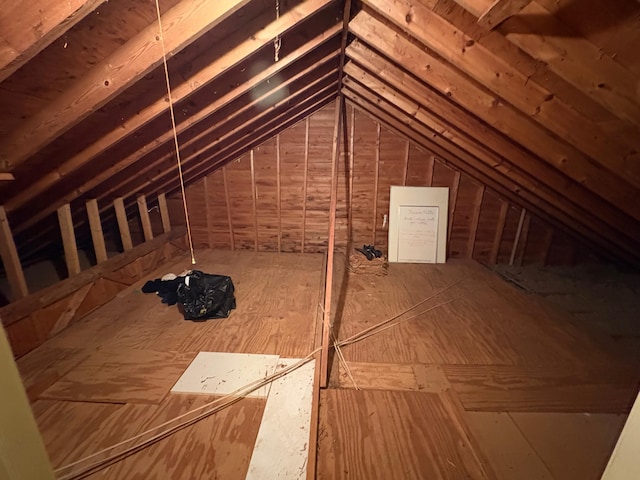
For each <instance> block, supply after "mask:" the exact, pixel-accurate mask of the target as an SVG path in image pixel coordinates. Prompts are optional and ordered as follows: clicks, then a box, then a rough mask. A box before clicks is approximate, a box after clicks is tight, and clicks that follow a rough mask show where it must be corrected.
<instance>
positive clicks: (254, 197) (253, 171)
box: [249, 148, 258, 252]
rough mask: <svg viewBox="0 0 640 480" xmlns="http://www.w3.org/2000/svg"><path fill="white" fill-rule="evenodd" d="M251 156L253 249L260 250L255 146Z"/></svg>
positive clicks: (250, 153)
mask: <svg viewBox="0 0 640 480" xmlns="http://www.w3.org/2000/svg"><path fill="white" fill-rule="evenodd" d="M249 158H250V160H249V161H250V162H251V201H252V206H253V235H254V239H253V249H254V250H255V251H256V252H257V251H258V208H257V207H256V201H257V197H258V191H257V187H256V169H255V166H254V163H253V148H252V149H251V151H250V152H249Z"/></svg>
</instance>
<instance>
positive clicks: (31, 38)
mask: <svg viewBox="0 0 640 480" xmlns="http://www.w3.org/2000/svg"><path fill="white" fill-rule="evenodd" d="M104 2H105V0H68V1H65V2H42V1H31V0H22V1H12V2H4V3H3V4H2V8H0V30H1V31H2V38H1V39H0V82H2V81H4V80H5V79H6V78H9V77H10V76H11V75H12V74H13V73H14V72H15V71H16V70H18V69H19V68H20V67H22V66H23V65H24V64H26V63H27V62H28V61H29V60H31V59H32V58H33V57H35V56H36V55H37V54H38V53H40V52H41V51H42V50H44V49H45V48H46V47H47V46H49V45H50V44H51V43H53V42H54V41H55V40H56V39H57V38H59V37H61V36H62V35H64V33H65V32H66V31H68V30H69V29H70V28H72V27H73V26H74V25H75V24H77V23H78V22H79V21H80V20H82V19H83V18H84V17H86V16H87V15H88V14H90V13H91V12H93V11H94V10H95V9H96V8H97V7H98V6H99V5H101V4H102V3H104ZM34 25H37V26H38V28H35V27H34Z"/></svg>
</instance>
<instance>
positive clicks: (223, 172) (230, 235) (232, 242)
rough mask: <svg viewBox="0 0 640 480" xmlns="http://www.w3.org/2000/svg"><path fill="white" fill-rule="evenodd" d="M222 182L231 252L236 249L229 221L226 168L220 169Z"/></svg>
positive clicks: (229, 204) (229, 200)
mask: <svg viewBox="0 0 640 480" xmlns="http://www.w3.org/2000/svg"><path fill="white" fill-rule="evenodd" d="M222 181H223V183H224V198H225V202H226V204H227V222H228V223H229V242H230V244H231V251H234V250H235V249H236V242H235V238H234V236H233V222H232V221H231V199H230V197H229V185H228V184H227V167H226V166H223V167H222Z"/></svg>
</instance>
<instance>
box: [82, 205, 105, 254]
mask: <svg viewBox="0 0 640 480" xmlns="http://www.w3.org/2000/svg"><path fill="white" fill-rule="evenodd" d="M86 205H87V216H88V217H89V226H90V227H91V239H92V240H93V250H94V252H95V253H96V261H97V262H98V263H102V262H104V261H106V260H107V248H106V247H105V245H104V234H103V233H102V223H101V222H100V211H99V210H98V201H97V200H96V199H92V200H88V201H87V204H86Z"/></svg>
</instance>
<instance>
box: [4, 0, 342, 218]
mask: <svg viewBox="0 0 640 480" xmlns="http://www.w3.org/2000/svg"><path fill="white" fill-rule="evenodd" d="M328 2H329V0H313V1H311V2H304V3H303V4H302V5H299V6H297V7H295V8H293V9H292V10H291V11H290V12H287V13H286V14H283V15H282V16H281V17H280V18H279V19H277V20H275V21H274V22H272V23H270V24H269V25H267V26H266V27H265V28H264V29H262V30H260V31H259V32H257V33H256V34H255V35H252V36H251V37H250V38H248V39H247V40H246V41H244V42H242V43H241V44H240V45H237V46H234V45H229V48H228V49H227V51H226V53H224V54H223V55H222V56H220V57H218V58H217V59H216V60H215V61H213V62H212V63H211V64H210V65H208V66H206V67H205V68H203V69H202V70H200V71H199V72H196V73H195V74H194V75H192V76H191V77H190V78H189V81H188V82H183V83H181V84H179V85H177V86H176V87H175V88H172V90H171V97H172V99H173V103H174V104H175V103H178V102H180V101H183V100H185V99H186V98H188V97H189V96H190V95H192V94H194V93H195V92H197V91H198V90H199V89H201V88H202V87H204V86H205V85H208V84H209V83H211V82H212V81H213V80H215V79H216V78H219V77H220V76H221V75H223V74H224V73H225V72H227V71H229V70H230V69H231V68H232V67H233V66H235V65H237V64H238V63H240V62H241V61H242V60H243V59H245V58H247V57H250V56H251V55H253V54H254V53H255V52H256V51H258V50H259V49H260V48H262V47H264V46H265V45H267V44H268V43H270V42H271V39H273V38H274V37H275V36H276V35H282V34H284V33H285V32H286V31H288V30H289V29H291V28H292V27H293V26H294V25H296V23H297V22H299V21H304V20H306V19H307V18H309V17H310V16H311V15H313V14H314V13H316V12H317V11H318V10H319V9H321V8H322V7H324V6H326V4H327V3H328ZM339 31H340V29H339V26H334V27H332V28H329V29H328V30H327V31H326V32H323V33H322V34H320V35H317V36H316V37H314V38H313V39H311V40H309V41H308V42H307V43H305V44H304V45H302V46H301V47H299V48H297V49H296V50H294V51H293V52H291V53H290V54H289V55H287V56H286V57H283V58H281V59H280V60H279V61H278V62H275V63H273V64H271V65H269V66H268V67H266V68H265V69H263V70H261V71H260V72H259V73H257V74H256V75H255V76H254V77H252V78H250V79H249V80H247V81H245V82H244V83H242V84H240V85H238V86H237V87H236V88H234V89H233V90H231V91H230V92H228V93H225V94H224V95H220V96H219V97H216V98H215V99H214V100H213V101H212V102H211V103H210V104H208V105H207V106H206V107H205V108H203V109H201V110H199V111H198V112H196V113H195V114H193V115H192V116H190V117H189V118H188V119H187V120H186V121H184V122H181V123H179V124H178V125H176V130H177V133H178V135H180V134H181V133H182V132H184V131H186V130H187V129H189V128H192V127H194V126H195V125H197V124H198V123H200V122H202V121H203V120H205V119H207V118H208V117H210V116H211V115H212V114H214V113H215V112H216V111H218V110H219V109H221V108H222V107H224V106H226V105H228V104H229V103H231V102H232V101H233V100H235V99H237V98H239V97H241V96H242V95H244V94H246V93H247V92H250V91H252V90H253V89H254V88H255V87H256V86H257V85H259V84H260V83H262V82H265V81H267V80H268V79H270V78H271V77H272V76H274V75H275V74H277V73H279V72H282V71H283V70H284V69H285V68H287V67H288V66H291V65H292V64H294V63H295V62H296V61H299V60H300V59H301V58H303V57H304V56H305V55H307V54H308V53H309V52H311V51H313V50H314V49H316V48H318V47H320V46H321V45H323V44H325V43H326V42H327V41H328V40H329V39H331V38H333V37H334V36H335V35H336V34H337V33H338V32H339ZM223 50H224V49H223ZM168 108H169V106H168V104H167V102H165V101H164V98H162V99H159V100H158V101H156V102H155V103H153V104H151V105H149V106H147V107H145V108H143V109H142V110H141V111H140V112H139V113H138V114H137V115H134V116H133V117H131V118H129V119H127V120H126V121H124V122H123V123H122V124H120V125H118V127H117V128H114V129H113V130H111V131H110V132H108V133H107V134H106V135H104V136H103V137H101V138H100V139H98V140H97V141H96V142H94V143H93V144H91V145H89V146H88V147H87V148H85V149H84V150H82V151H81V152H79V153H77V154H76V155H74V156H72V157H71V158H69V159H68V160H66V161H65V162H64V163H63V164H62V165H59V166H57V167H56V168H55V169H54V170H53V171H51V172H49V173H47V174H45V175H43V176H42V177H40V178H38V179H36V180H35V181H34V182H33V184H32V185H31V186H30V188H29V189H28V191H25V192H20V193H19V194H18V195H16V196H14V197H12V198H11V199H9V201H8V203H7V204H6V205H5V206H6V208H7V209H8V210H9V211H12V210H13V209H16V208H19V207H20V206H21V205H24V204H25V203H27V202H29V201H30V200H31V199H33V198H35V197H36V196H38V195H40V194H41V193H42V192H44V191H46V190H47V189H49V188H50V187H51V186H53V185H55V184H56V183H57V182H59V181H60V180H61V179H62V178H64V177H66V176H68V175H70V174H71V173H72V172H73V171H75V170H77V169H78V168H80V167H81V166H83V165H86V164H88V163H89V162H90V161H91V160H93V159H94V158H95V157H96V156H98V155H99V154H101V153H102V152H104V151H105V150H107V149H108V148H110V147H112V146H113V145H115V144H116V143H118V142H121V141H122V140H123V139H125V138H126V137H127V136H129V135H132V134H133V133H134V132H135V131H137V130H138V129H140V128H142V127H144V126H145V125H147V124H148V123H149V122H151V121H152V120H154V119H155V118H157V117H159V116H160V115H162V114H163V113H165V112H166V111H167V109H168ZM167 142H173V130H172V129H169V128H168V129H167V130H165V131H164V132H162V133H159V134H158V135H156V136H155V138H154V139H153V140H151V141H150V142H149V143H147V144H146V145H144V146H142V147H141V148H138V149H136V151H135V152H133V153H131V154H130V155H128V156H127V157H126V158H124V159H122V160H120V161H119V162H117V163H116V164H115V165H113V166H110V167H109V168H106V169H105V170H104V171H102V172H100V174H98V175H97V176H95V177H93V178H90V179H88V180H87V181H86V183H85V184H84V185H83V186H82V187H80V188H79V189H78V192H79V193H78V194H81V193H85V192H88V191H89V190H91V189H92V188H94V187H95V186H96V185H99V184H100V183H102V182H105V181H107V180H108V179H109V178H110V177H112V176H113V175H114V174H116V173H118V172H120V171H122V170H123V169H124V168H126V167H127V166H129V165H132V164H134V163H135V162H137V161H139V160H140V159H142V158H144V157H146V156H147V155H148V154H149V153H150V152H152V151H154V150H155V149H156V148H159V147H160V146H162V145H164V144H166V143H167ZM74 193H75V192H74ZM71 200H72V199H71ZM71 200H68V201H71Z"/></svg>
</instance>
